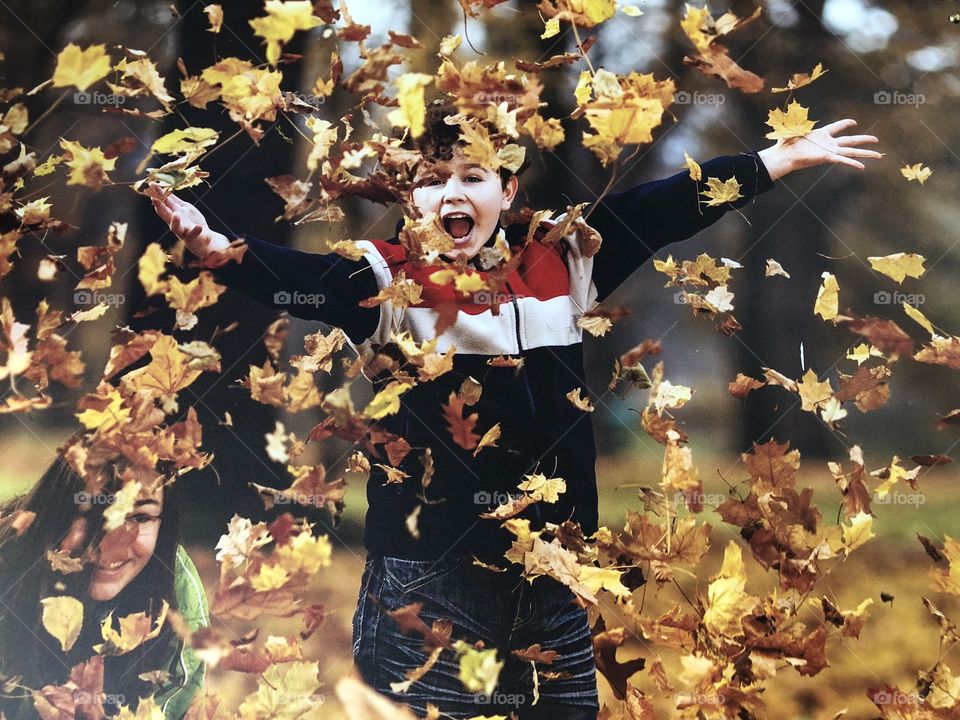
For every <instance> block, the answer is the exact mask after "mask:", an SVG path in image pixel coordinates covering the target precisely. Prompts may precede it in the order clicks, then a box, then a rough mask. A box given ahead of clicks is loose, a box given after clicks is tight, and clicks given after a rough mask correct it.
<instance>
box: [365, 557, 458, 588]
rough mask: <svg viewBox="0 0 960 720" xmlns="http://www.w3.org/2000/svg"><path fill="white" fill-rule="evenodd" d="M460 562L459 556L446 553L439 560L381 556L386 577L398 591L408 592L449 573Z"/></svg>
mask: <svg viewBox="0 0 960 720" xmlns="http://www.w3.org/2000/svg"><path fill="white" fill-rule="evenodd" d="M461 563H462V558H461V557H459V556H451V555H447V556H444V557H442V558H440V559H439V560H408V559H406V558H398V557H385V558H383V572H384V576H385V577H386V579H387V580H388V581H389V582H390V584H391V585H393V586H394V587H395V588H396V589H397V590H399V591H400V592H404V593H408V592H410V591H412V590H416V589H417V588H422V587H423V586H424V585H427V584H429V583H432V582H434V581H436V580H439V579H440V578H442V577H445V576H446V575H449V574H450V573H452V572H453V571H454V570H456V569H457V568H458V567H460V565H461Z"/></svg>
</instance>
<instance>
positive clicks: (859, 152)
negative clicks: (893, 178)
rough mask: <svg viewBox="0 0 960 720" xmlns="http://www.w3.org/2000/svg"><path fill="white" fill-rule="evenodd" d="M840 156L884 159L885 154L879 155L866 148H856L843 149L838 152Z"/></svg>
mask: <svg viewBox="0 0 960 720" xmlns="http://www.w3.org/2000/svg"><path fill="white" fill-rule="evenodd" d="M837 154H838V155H843V156H845V157H862V158H882V157H883V153H878V152H877V151H876V150H867V149H866V148H856V147H849V148H848V147H841V148H840V149H839V150H838V151H837Z"/></svg>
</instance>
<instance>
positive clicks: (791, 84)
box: [770, 63, 829, 93]
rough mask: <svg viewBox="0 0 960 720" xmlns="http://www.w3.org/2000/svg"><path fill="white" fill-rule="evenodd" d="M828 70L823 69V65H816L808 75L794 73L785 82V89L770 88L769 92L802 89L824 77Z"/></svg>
mask: <svg viewBox="0 0 960 720" xmlns="http://www.w3.org/2000/svg"><path fill="white" fill-rule="evenodd" d="M828 72H829V70H824V69H823V63H817V66H816V67H815V68H813V70H812V71H811V72H810V74H809V75H808V74H807V73H794V74H793V75H792V76H791V77H790V79H789V80H788V81H787V86H786V87H779V88H771V89H770V92H775V93H779V92H787V91H790V90H798V89H800V88H802V87H806V86H807V85H809V84H810V83H812V82H813V81H814V80H817V79H818V78H820V77H822V76H823V75H826V74H827V73H828Z"/></svg>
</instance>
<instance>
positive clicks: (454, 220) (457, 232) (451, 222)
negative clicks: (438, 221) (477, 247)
mask: <svg viewBox="0 0 960 720" xmlns="http://www.w3.org/2000/svg"><path fill="white" fill-rule="evenodd" d="M473 225H474V220H473V218H472V217H470V216H469V215H467V214H466V213H450V214H449V215H446V216H445V217H444V218H443V229H444V230H446V231H447V233H448V234H449V235H451V236H452V237H453V239H454V240H459V241H462V240H464V239H466V237H467V236H468V235H469V234H470V231H471V230H473Z"/></svg>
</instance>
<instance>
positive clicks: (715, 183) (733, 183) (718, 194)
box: [700, 177, 743, 207]
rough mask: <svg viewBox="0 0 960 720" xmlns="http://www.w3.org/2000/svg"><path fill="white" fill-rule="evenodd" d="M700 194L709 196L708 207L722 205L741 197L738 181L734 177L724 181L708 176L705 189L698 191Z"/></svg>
mask: <svg viewBox="0 0 960 720" xmlns="http://www.w3.org/2000/svg"><path fill="white" fill-rule="evenodd" d="M700 194H701V195H703V196H705V197H707V198H709V200H708V201H707V205H708V206H709V207H716V206H717V205H723V204H724V203H728V202H734V201H735V200H739V199H740V198H742V197H743V195H741V194H740V183H739V182H737V179H736V178H735V177H732V178H730V179H728V180H726V181H722V180H720V178H715V177H710V178H707V189H706V190H704V191H702V192H701V193H700Z"/></svg>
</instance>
